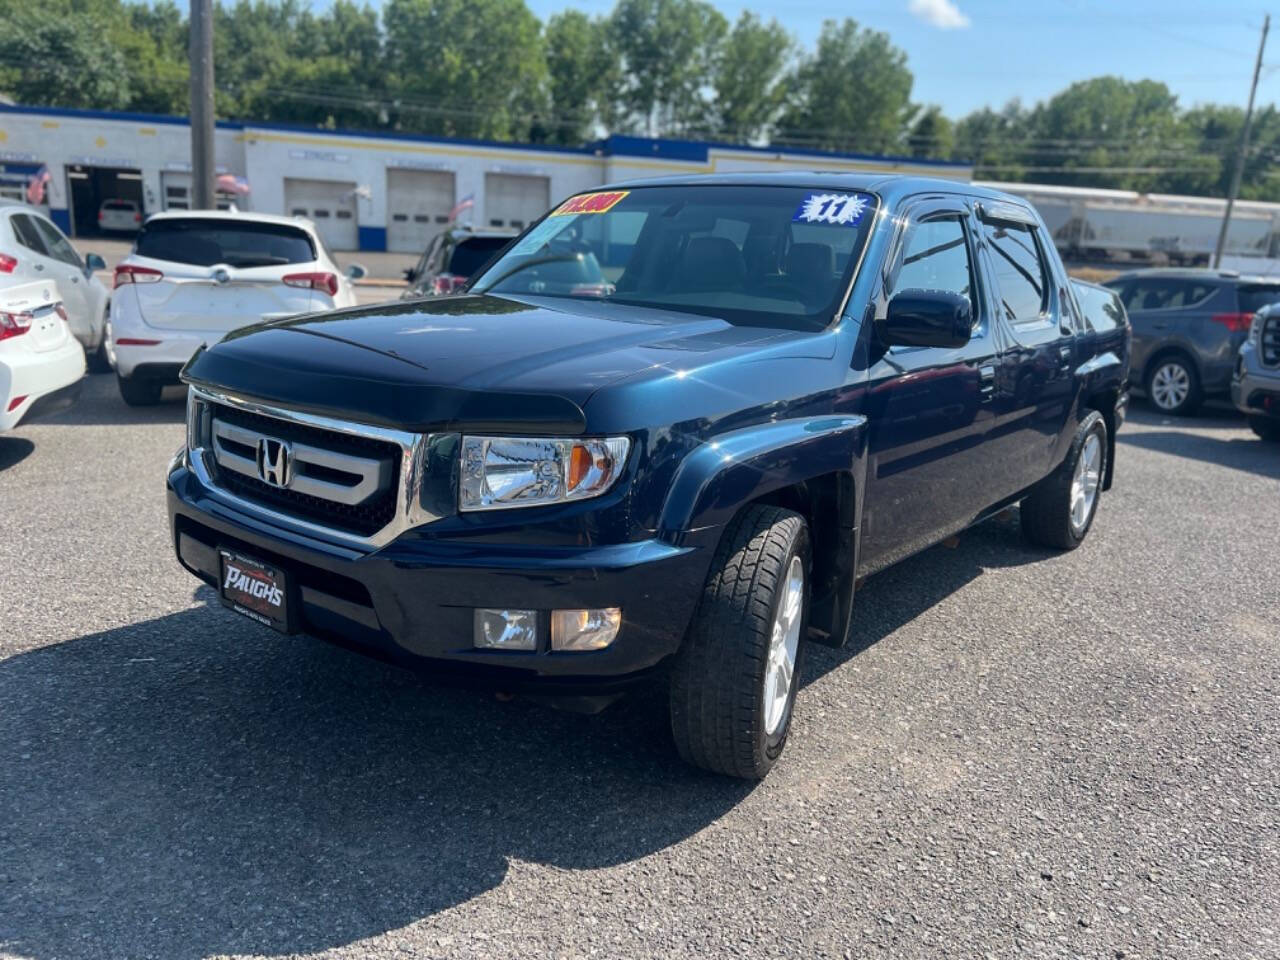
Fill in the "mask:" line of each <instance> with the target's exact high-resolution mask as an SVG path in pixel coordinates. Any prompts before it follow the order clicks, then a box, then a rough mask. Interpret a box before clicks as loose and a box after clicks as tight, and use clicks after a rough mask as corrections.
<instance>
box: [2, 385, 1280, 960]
mask: <svg viewBox="0 0 1280 960" xmlns="http://www.w3.org/2000/svg"><path fill="white" fill-rule="evenodd" d="M181 418H182V405H181V399H180V393H175V399H174V400H173V402H171V403H168V404H166V405H164V406H161V407H158V408H155V409H152V410H147V411H139V410H132V409H129V408H127V407H125V406H124V405H123V404H122V403H121V402H120V400H119V398H118V396H117V395H116V393H115V388H114V383H113V381H112V379H111V378H110V377H107V376H98V377H94V378H92V379H91V380H90V381H89V382H88V386H87V389H86V394H85V397H84V399H83V400H82V402H81V403H80V405H79V406H78V407H77V408H76V409H75V410H73V411H71V412H70V413H68V414H65V415H63V416H62V417H60V418H58V419H56V420H53V421H49V422H42V423H38V424H32V425H29V426H23V427H20V428H19V429H18V430H17V431H16V432H15V433H13V434H11V435H7V436H3V437H0V504H2V505H3V509H0V571H3V578H4V583H3V588H2V589H0V954H2V955H5V956H13V957H23V958H37V960H53V958H103V957H109V958H115V957H130V958H133V957H156V958H164V960H188V958H203V957H210V956H226V955H234V956H271V957H276V956H300V955H307V956H310V955H316V954H320V955H323V956H325V957H379V958H381V957H451V958H452V957H458V958H463V957H465V958H471V957H477V958H479V957H483V958H506V957H521V958H529V957H607V958H621V957H637V958H640V957H645V958H648V957H687V956H716V957H806V958H809V957H849V958H867V957H901V958H933V957H938V958H942V957H963V958H980V957H1000V958H1004V957H1014V956H1018V957H1089V958H1108V960H1111V958H1136V957H1147V958H1153V957H1177V958H1188V960H1204V958H1208V957H1227V958H1232V960H1236V958H1267V960H1272V958H1276V957H1280V666H1278V664H1280V592H1278V591H1277V589H1276V585H1277V577H1278V575H1280V537H1278V536H1277V531H1278V530H1280V447H1277V446H1275V445H1267V444H1263V443H1262V442H1260V441H1258V440H1256V439H1255V438H1254V437H1253V435H1252V434H1251V433H1249V432H1248V431H1247V430H1246V429H1244V427H1243V424H1242V423H1241V421H1239V420H1238V419H1235V418H1233V417H1227V416H1220V415H1216V414H1215V415H1210V416H1205V417H1201V418H1197V419H1195V420H1192V421H1170V420H1166V419H1163V418H1161V417H1159V416H1157V415H1155V414H1154V413H1152V412H1150V411H1149V410H1145V409H1143V408H1142V407H1141V405H1139V406H1138V407H1137V409H1136V410H1135V412H1134V416H1133V419H1132V421H1131V422H1130V424H1128V425H1127V426H1126V427H1125V430H1124V432H1123V434H1122V437H1121V443H1120V449H1119V456H1118V475H1117V485H1116V487H1115V489H1114V490H1112V491H1111V492H1110V493H1108V494H1105V495H1104V497H1103V500H1102V504H1101V508H1100V513H1099V515H1098V518H1097V522H1096V524H1095V526H1094V529H1093V532H1092V533H1091V535H1090V537H1089V539H1088V541H1087V542H1086V543H1085V545H1084V546H1083V547H1082V548H1081V549H1079V550H1077V551H1075V552H1073V553H1070V554H1054V553H1050V552H1046V551H1043V550H1039V549H1033V548H1030V547H1028V546H1026V545H1024V544H1023V542H1022V541H1021V539H1020V537H1019V535H1018V531H1017V527H1016V523H1014V522H1013V521H1012V520H1011V519H1010V518H1008V517H1003V518H1000V519H998V520H996V521H993V522H990V523H987V524H984V525H982V526H981V527H979V528H976V529H974V530H972V531H970V532H968V533H966V534H964V535H962V536H961V537H960V538H959V542H958V544H957V545H954V546H951V547H947V546H942V547H936V548H934V549H932V550H929V551H927V552H926V553H924V554H922V555H920V556H917V557H915V558H913V559H910V560H908V561H905V562H904V563H902V564H900V565H898V566H897V567H895V568H893V569H891V570H889V571H886V572H885V573H882V574H880V575H877V576H875V577H872V578H871V579H870V580H868V581H867V583H866V584H865V586H864V587H863V589H862V590H861V591H860V593H859V595H858V598H857V602H856V608H855V631H856V641H855V643H854V644H852V645H851V646H850V647H849V648H848V649H846V650H842V651H830V650H827V649H825V648H812V649H811V650H810V655H809V658H808V663H807V667H806V669H805V672H804V677H803V680H804V686H803V689H802V690H801V691H800V694H799V701H798V705H797V716H796V722H795V726H794V729H793V733H792V737H791V741H790V743H789V745H788V748H787V752H786V755H785V756H784V758H783V760H782V761H781V762H780V763H779V765H778V766H777V767H776V768H775V769H774V771H773V772H772V774H771V775H770V776H769V778H768V779H767V780H766V781H765V782H764V783H763V784H760V785H757V786H751V785H747V784H743V783H737V782H733V781H728V780H724V779H720V778H717V777H713V776H709V775H704V774H701V773H699V772H697V771H694V770H691V769H689V768H686V767H684V766H683V765H681V763H680V762H679V760H678V759H677V758H676V756H675V754H674V751H673V748H672V746H671V743H670V738H669V734H668V733H667V731H666V728H665V715H664V707H663V704H662V700H661V697H660V695H659V694H658V693H657V692H653V691H650V692H642V693H641V694H640V695H638V696H636V697H634V698H632V699H630V700H628V701H626V702H624V703H622V704H619V705H618V706H616V707H614V708H612V709H610V710H608V711H606V712H605V713H602V714H600V715H598V716H594V717H582V716H577V715H572V714H565V713H559V712H554V711H551V710H548V709H546V708H544V707H542V706H539V705H537V704H534V703H530V702H527V701H524V700H520V699H517V700H515V701H512V702H502V701H499V700H498V699H496V698H495V697H493V696H492V695H484V694H481V693H476V692H472V691H466V690H454V689H450V688H448V687H444V686H440V685H437V684H435V683H433V682H432V681H430V680H429V679H426V678H423V677H420V676H417V675H415V674H411V673H407V672H404V671H402V670H399V669H396V668H393V667H389V666H385V665H382V664H380V663H376V662H373V661H370V660H366V659H363V658H361V657H359V656H357V655H354V654H352V653H348V652H346V651H343V650H340V649H337V648H334V647H330V646H327V645H324V644H322V643H319V642H317V641H313V640H309V639H306V638H298V637H283V636H279V635H276V634H273V633H271V632H270V631H268V630H266V629H263V628H260V627H258V626H255V625H254V624H252V623H250V622H248V621H246V620H242V619H240V618H238V617H236V616H234V615H233V614H230V613H228V612H226V611H224V610H223V609H221V608H220V607H219V606H218V605H217V603H216V601H215V600H214V598H213V597H212V595H211V592H210V591H209V590H207V589H206V588H204V587H202V586H200V585H199V584H198V582H197V581H195V580H194V579H192V578H191V577H190V576H188V575H187V574H186V573H184V572H183V571H182V570H181V569H180V568H179V567H178V565H177V563H176V562H175V561H174V559H173V557H172V553H171V549H170V544H169V537H168V531H167V529H166V521H165V515H164V504H163V497H162V474H163V471H164V465H165V463H166V461H167V460H168V458H169V456H170V455H171V454H172V453H173V451H174V449H175V448H176V447H177V446H178V444H179V443H180V441H181V438H182V424H181Z"/></svg>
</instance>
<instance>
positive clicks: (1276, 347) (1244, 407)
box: [1231, 303, 1280, 440]
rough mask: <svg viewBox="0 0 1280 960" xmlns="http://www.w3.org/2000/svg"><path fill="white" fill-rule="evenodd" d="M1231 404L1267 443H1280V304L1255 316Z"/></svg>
mask: <svg viewBox="0 0 1280 960" xmlns="http://www.w3.org/2000/svg"><path fill="white" fill-rule="evenodd" d="M1231 400H1232V402H1233V403H1235V405H1236V407H1237V408H1238V409H1239V410H1240V412H1241V413H1243V414H1244V415H1245V416H1246V417H1248V418H1249V426H1250V427H1251V428H1252V429H1253V432H1254V433H1256V434H1257V435H1258V436H1259V437H1261V438H1262V439H1263V440H1280V303H1273V304H1269V305H1268V306H1265V307H1263V308H1262V309H1261V310H1259V311H1258V312H1257V313H1256V314H1254V316H1253V322H1252V323H1251V324H1250V327H1249V338H1248V339H1247V340H1246V341H1245V342H1244V343H1243V344H1242V345H1241V347H1240V354H1239V356H1238V357H1237V358H1236V369H1235V375H1234V376H1233V377H1232V378H1231Z"/></svg>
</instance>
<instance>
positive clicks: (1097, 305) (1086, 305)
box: [1071, 282, 1124, 333]
mask: <svg viewBox="0 0 1280 960" xmlns="http://www.w3.org/2000/svg"><path fill="white" fill-rule="evenodd" d="M1071 288H1072V289H1073V290H1074V291H1075V294H1076V300H1077V301H1078V302H1079V304H1080V310H1081V311H1082V312H1083V313H1084V319H1085V322H1086V323H1087V324H1088V325H1089V327H1090V329H1092V330H1096V331H1097V332H1098V333H1106V332H1107V331H1109V330H1114V329H1115V328H1116V327H1119V326H1121V325H1123V324H1124V306H1123V305H1122V304H1121V303H1120V297H1119V295H1118V294H1116V293H1115V291H1113V290H1105V289H1103V288H1101V287H1095V286H1093V285H1092V284H1088V283H1075V282H1073V283H1072V284H1071Z"/></svg>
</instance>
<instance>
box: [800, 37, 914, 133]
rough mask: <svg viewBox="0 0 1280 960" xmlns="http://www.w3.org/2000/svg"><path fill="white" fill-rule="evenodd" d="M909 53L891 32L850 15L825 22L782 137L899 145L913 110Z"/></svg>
mask: <svg viewBox="0 0 1280 960" xmlns="http://www.w3.org/2000/svg"><path fill="white" fill-rule="evenodd" d="M912 80H913V77H912V75H911V71H910V70H909V69H908V68H907V55H906V54H905V53H904V52H903V51H902V50H900V49H899V48H897V47H895V46H894V45H893V44H892V43H891V42H890V40H889V35H888V34H886V33H880V32H878V31H875V30H862V29H859V27H858V24H857V23H856V22H854V21H853V20H851V19H845V20H842V21H836V20H828V21H826V22H825V23H824V24H823V25H822V33H821V34H820V35H819V36H818V46H817V50H816V51H815V52H814V54H813V55H812V56H810V57H806V58H805V59H804V61H803V62H802V63H801V64H800V67H799V69H798V70H797V72H796V77H795V95H794V98H793V102H792V104H791V106H790V108H789V109H788V110H787V112H786V114H785V115H784V116H783V119H782V122H781V123H780V124H779V130H780V139H782V140H783V141H784V142H787V143H798V144H806V145H811V146H819V147H825V148H828V149H843V150H862V151H867V152H882V151H886V150H894V149H897V148H899V147H900V144H901V141H902V137H903V133H904V130H905V128H906V124H907V120H908V118H909V115H910V110H911V84H912Z"/></svg>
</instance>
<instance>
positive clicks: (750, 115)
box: [713, 11, 795, 141]
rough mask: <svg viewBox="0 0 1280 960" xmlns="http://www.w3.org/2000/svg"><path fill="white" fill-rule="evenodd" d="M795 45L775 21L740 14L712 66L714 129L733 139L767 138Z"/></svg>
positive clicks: (783, 95) (784, 90)
mask: <svg viewBox="0 0 1280 960" xmlns="http://www.w3.org/2000/svg"><path fill="white" fill-rule="evenodd" d="M794 55H795V41H794V40H792V38H791V35H790V34H788V33H787V31H786V30H785V29H784V28H783V27H782V26H781V25H780V24H779V23H778V21H776V20H770V21H769V22H768V23H762V22H761V20H760V18H759V17H757V16H756V15H755V14H754V13H750V12H748V11H743V13H742V15H741V16H740V17H738V21H737V22H736V23H735V24H734V25H733V29H732V30H730V31H729V33H728V35H727V36H726V37H725V39H724V43H723V44H722V45H721V47H720V55H719V57H718V59H717V61H716V64H715V80H714V88H715V93H716V99H715V103H714V105H713V118H714V123H715V129H716V131H717V132H718V133H720V134H721V135H722V136H726V137H728V138H730V139H736V140H748V141H750V140H758V139H761V138H763V137H766V136H767V135H768V133H769V132H770V130H771V128H772V126H773V124H774V122H775V121H776V120H777V119H778V114H779V113H780V112H781V110H782V107H783V105H784V103H785V102H786V96H787V76H788V69H789V68H790V66H791V61H792V58H793V57H794Z"/></svg>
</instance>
